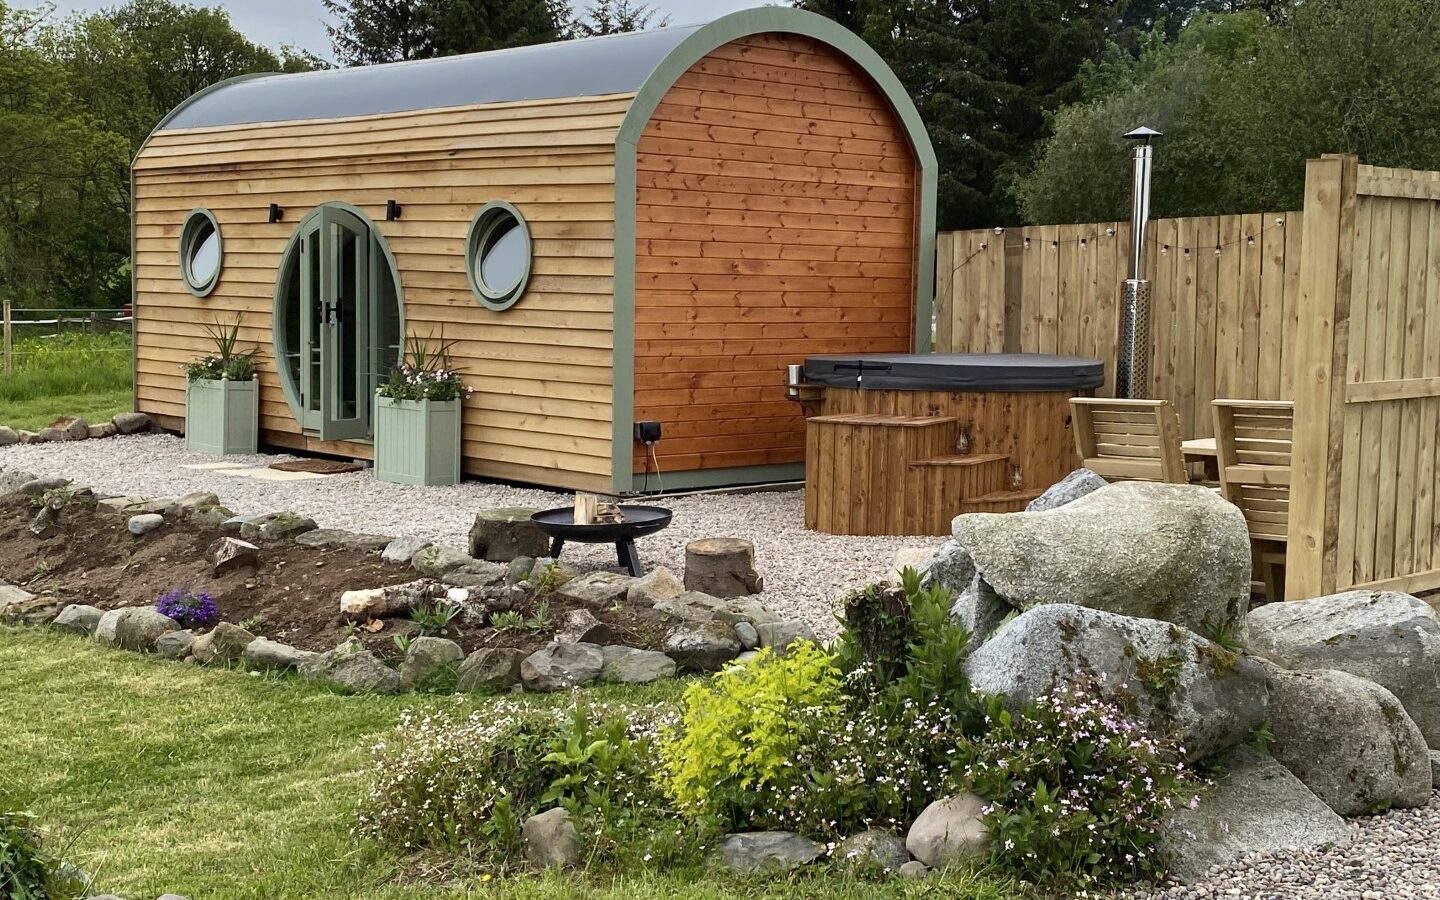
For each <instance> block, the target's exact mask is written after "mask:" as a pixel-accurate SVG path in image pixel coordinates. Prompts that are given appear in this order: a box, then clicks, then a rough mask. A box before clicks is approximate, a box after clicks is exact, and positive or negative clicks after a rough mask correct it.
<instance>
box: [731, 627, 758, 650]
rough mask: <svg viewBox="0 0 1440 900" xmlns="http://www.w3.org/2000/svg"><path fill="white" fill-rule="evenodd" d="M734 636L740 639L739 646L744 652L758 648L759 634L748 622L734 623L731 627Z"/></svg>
mask: <svg viewBox="0 0 1440 900" xmlns="http://www.w3.org/2000/svg"><path fill="white" fill-rule="evenodd" d="M731 627H733V628H734V629H735V636H736V637H738V638H739V639H740V646H741V648H742V649H745V650H754V649H756V648H757V647H759V646H760V632H758V631H756V630H755V626H754V625H751V624H750V623H749V622H736V623H735V624H734V625H733V626H731Z"/></svg>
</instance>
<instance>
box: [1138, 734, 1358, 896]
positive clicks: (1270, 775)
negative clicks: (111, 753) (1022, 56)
mask: <svg viewBox="0 0 1440 900" xmlns="http://www.w3.org/2000/svg"><path fill="white" fill-rule="evenodd" d="M1350 840H1351V836H1350V828H1349V826H1347V825H1346V824H1345V820H1344V819H1342V818H1340V817H1339V816H1337V815H1336V814H1335V813H1334V812H1333V811H1332V810H1331V809H1330V807H1328V806H1326V805H1325V803H1324V802H1323V801H1321V799H1320V798H1319V797H1316V796H1315V795H1314V794H1313V793H1312V792H1311V791H1310V789H1309V788H1307V787H1306V786H1305V785H1304V784H1303V783H1301V781H1300V779H1298V778H1296V777H1295V776H1294V775H1292V774H1290V771H1289V770H1288V769H1286V768H1285V767H1284V766H1282V765H1280V764H1279V763H1278V762H1276V761H1275V760H1274V759H1272V758H1270V757H1269V756H1267V755H1265V754H1263V753H1258V752H1256V751H1254V750H1251V749H1250V748H1248V747H1238V748H1236V749H1235V750H1234V751H1232V752H1231V753H1230V755H1229V758H1228V759H1227V760H1226V764H1225V766H1224V769H1223V770H1222V774H1221V775H1219V777H1218V778H1217V779H1216V781H1215V784H1214V787H1213V788H1211V789H1209V790H1207V791H1206V792H1205V793H1204V794H1202V795H1201V797H1200V802H1199V804H1198V805H1196V806H1195V807H1194V808H1193V809H1192V808H1189V807H1181V809H1180V810H1179V811H1178V812H1177V813H1176V814H1175V815H1174V816H1173V817H1172V818H1171V819H1170V820H1169V821H1168V822H1166V823H1165V825H1164V827H1163V828H1162V829H1161V832H1160V842H1159V851H1160V857H1161V860H1162V861H1163V862H1164V863H1165V867H1166V870H1167V871H1168V872H1169V873H1170V876H1171V877H1172V878H1174V879H1176V880H1178V881H1181V882H1184V883H1185V884H1191V883H1193V882H1196V881H1199V880H1200V879H1201V878H1203V877H1204V876H1205V873H1207V872H1208V871H1210V869H1212V868H1214V867H1215V866H1223V865H1229V864H1230V863H1234V862H1237V861H1239V859H1240V858H1241V857H1243V856H1245V855H1246V854H1249V853H1263V852H1264V851H1267V850H1284V849H1291V848H1298V849H1318V848H1321V847H1325V846H1327V845H1332V844H1333V845H1336V846H1344V845H1346V844H1349V843H1350Z"/></svg>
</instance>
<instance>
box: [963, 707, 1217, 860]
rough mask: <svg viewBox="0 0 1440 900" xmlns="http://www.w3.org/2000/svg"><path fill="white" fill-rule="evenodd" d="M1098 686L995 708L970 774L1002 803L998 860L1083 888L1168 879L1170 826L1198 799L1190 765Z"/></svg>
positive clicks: (994, 827) (996, 805)
mask: <svg viewBox="0 0 1440 900" xmlns="http://www.w3.org/2000/svg"><path fill="white" fill-rule="evenodd" d="M1097 687H1098V685H1095V684H1082V685H1076V686H1068V687H1063V688H1057V689H1055V690H1054V691H1052V692H1050V693H1049V694H1047V695H1046V696H1044V697H1042V698H1040V699H1039V700H1038V701H1036V702H1035V703H1034V704H1032V705H1031V706H1030V707H1028V708H1027V709H1025V710H1024V711H1023V713H1022V714H1020V715H1014V716H1012V715H1010V714H1009V713H1007V712H1005V711H1004V709H1003V708H1002V707H1001V706H1000V705H999V704H998V703H992V704H991V705H992V711H991V713H990V715H988V716H987V720H986V721H987V723H988V725H989V728H990V731H989V734H988V735H986V736H985V737H984V738H982V739H981V740H979V741H978V742H977V743H976V745H975V747H974V760H973V762H972V763H971V764H970V765H969V766H968V767H967V769H966V772H965V776H966V779H967V780H968V783H969V787H970V789H971V790H973V791H974V792H975V793H977V794H979V795H980V796H982V797H984V798H986V799H987V800H990V801H991V802H992V804H993V805H992V806H990V807H987V811H986V816H985V818H986V824H987V825H988V826H989V828H990V834H991V840H992V843H993V846H994V848H995V853H996V857H997V859H998V861H999V862H1000V863H1001V864H1002V865H1004V866H1006V867H1007V868H1010V869H1011V870H1013V871H1014V872H1015V873H1016V874H1018V875H1020V876H1021V877H1023V878H1026V879H1028V880H1031V881H1037V882H1047V883H1052V884H1055V885H1056V886H1061V887H1065V888H1070V889H1075V888H1085V887H1090V886H1093V885H1098V884H1102V883H1105V882H1111V881H1117V880H1121V879H1129V878H1135V877H1158V876H1160V875H1161V874H1163V871H1162V867H1161V864H1160V861H1159V859H1158V858H1157V857H1156V852H1155V842H1156V840H1157V837H1158V832H1159V826H1160V824H1161V822H1162V821H1163V820H1164V819H1165V818H1166V817H1167V816H1168V815H1169V814H1170V812H1171V810H1173V809H1174V808H1175V806H1176V804H1177V803H1180V802H1188V803H1190V804H1194V803H1195V802H1196V800H1195V797H1194V794H1193V790H1192V786H1193V785H1192V782H1191V780H1190V778H1189V776H1188V774H1187V773H1186V770H1185V764H1184V761H1183V759H1181V758H1180V756H1179V755H1178V754H1177V753H1175V752H1174V751H1173V750H1172V748H1170V747H1169V746H1167V745H1166V744H1165V743H1163V742H1161V741H1158V740H1156V739H1154V738H1152V737H1150V736H1149V735H1147V734H1146V733H1145V730H1144V729H1143V728H1142V727H1141V725H1140V723H1139V722H1138V721H1136V720H1135V719H1134V718H1132V717H1130V716H1128V715H1127V714H1125V713H1124V712H1123V711H1122V710H1121V709H1120V708H1119V707H1118V706H1116V705H1115V704H1114V703H1112V702H1110V701H1108V700H1105V699H1104V698H1103V697H1101V695H1100V693H1099V692H1098V690H1097Z"/></svg>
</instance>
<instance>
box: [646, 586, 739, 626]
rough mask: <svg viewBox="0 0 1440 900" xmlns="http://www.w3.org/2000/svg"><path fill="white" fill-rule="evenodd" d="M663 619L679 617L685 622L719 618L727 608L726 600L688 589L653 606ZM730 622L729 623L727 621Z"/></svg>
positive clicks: (707, 620)
mask: <svg viewBox="0 0 1440 900" xmlns="http://www.w3.org/2000/svg"><path fill="white" fill-rule="evenodd" d="M653 608H654V610H655V611H656V612H657V613H659V614H660V617H661V618H662V619H679V620H680V621H683V622H709V621H710V620H711V619H715V618H718V617H719V615H720V613H721V612H723V611H724V609H725V601H724V600H721V599H720V598H719V597H712V596H710V595H709V594H702V593H700V592H699V591H686V592H685V593H683V594H680V595H679V596H677V597H672V598H670V599H669V600H661V601H660V602H658V603H656V604H655V606H654V607H653ZM727 624H729V623H727Z"/></svg>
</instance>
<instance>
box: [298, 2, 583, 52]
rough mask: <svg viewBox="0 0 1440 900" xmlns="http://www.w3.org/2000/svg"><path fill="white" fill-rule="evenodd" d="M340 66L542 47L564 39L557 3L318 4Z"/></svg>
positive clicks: (566, 15) (563, 11) (566, 11)
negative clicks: (325, 17) (326, 18)
mask: <svg viewBox="0 0 1440 900" xmlns="http://www.w3.org/2000/svg"><path fill="white" fill-rule="evenodd" d="M323 3H324V6H325V11H326V12H327V13H329V14H330V16H331V17H333V18H334V19H336V20H337V24H335V25H327V26H326V28H327V30H328V31H329V32H330V40H331V42H332V43H333V44H334V50H335V56H336V58H338V59H339V60H340V61H341V63H343V64H344V65H350V66H354V65H369V64H372V63H384V62H396V61H399V60H406V59H430V58H433V57H437V56H451V55H453V54H456V53H479V52H481V51H485V50H501V49H504V48H506V47H523V46H527V45H529V44H543V43H546V42H549V41H555V40H559V39H561V38H562V37H564V36H565V32H566V25H567V23H568V22H569V19H570V6H569V4H568V3H565V2H562V0H323Z"/></svg>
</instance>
